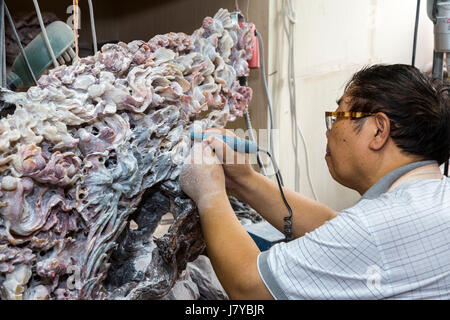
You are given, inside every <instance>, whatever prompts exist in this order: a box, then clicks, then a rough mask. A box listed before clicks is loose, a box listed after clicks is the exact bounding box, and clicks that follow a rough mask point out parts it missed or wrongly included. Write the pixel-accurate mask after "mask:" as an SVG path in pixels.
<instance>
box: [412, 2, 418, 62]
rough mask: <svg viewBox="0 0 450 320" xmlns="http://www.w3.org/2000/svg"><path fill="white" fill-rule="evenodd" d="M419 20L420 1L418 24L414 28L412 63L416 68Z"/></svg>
mask: <svg viewBox="0 0 450 320" xmlns="http://www.w3.org/2000/svg"><path fill="white" fill-rule="evenodd" d="M419 18H420V0H417V9H416V23H415V27H414V42H413V54H412V63H411V65H412V66H413V67H415V64H416V47H417V33H418V30H419Z"/></svg>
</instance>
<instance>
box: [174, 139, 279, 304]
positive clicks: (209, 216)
mask: <svg viewBox="0 0 450 320" xmlns="http://www.w3.org/2000/svg"><path fill="white" fill-rule="evenodd" d="M202 154H203V156H204V157H203V159H202V161H201V162H196V161H195V157H196V155H197V156H198V155H202ZM180 185H181V187H182V189H183V191H184V192H185V193H186V194H187V195H188V196H190V197H191V198H192V200H194V201H195V203H196V204H197V207H198V212H199V215H200V222H201V226H202V231H203V236H204V239H205V243H206V250H207V253H208V256H209V258H210V260H211V263H212V266H213V268H214V271H215V273H216V274H217V277H218V278H219V280H220V283H221V284H222V286H223V287H224V289H225V291H226V292H227V294H228V295H229V297H230V298H231V299H270V298H272V296H271V294H270V293H269V291H268V289H267V288H266V286H265V284H264V282H263V281H262V279H261V277H260V276H259V272H258V269H257V258H258V255H259V253H260V251H259V249H258V247H257V246H256V244H255V243H254V242H253V240H252V238H251V237H250V236H249V234H248V233H247V232H246V231H245V229H244V228H243V227H242V225H241V224H240V222H239V220H238V219H237V217H236V215H235V213H234V211H233V209H232V208H231V205H230V202H229V200H228V197H227V193H226V190H225V176H224V173H223V169H222V166H221V165H220V163H219V161H218V159H217V158H216V157H215V156H214V155H213V154H212V150H211V148H209V147H208V145H207V143H201V144H200V143H198V144H197V143H196V144H194V147H193V148H192V151H191V156H190V157H188V159H187V160H186V163H185V165H184V166H183V170H182V172H181V176H180Z"/></svg>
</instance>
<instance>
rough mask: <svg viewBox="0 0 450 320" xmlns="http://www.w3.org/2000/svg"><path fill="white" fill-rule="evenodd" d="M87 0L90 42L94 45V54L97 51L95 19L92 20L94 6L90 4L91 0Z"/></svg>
mask: <svg viewBox="0 0 450 320" xmlns="http://www.w3.org/2000/svg"><path fill="white" fill-rule="evenodd" d="M88 2H89V15H90V17H91V31H92V42H93V46H94V54H95V53H97V51H98V49H97V34H96V32H95V20H94V7H93V6H92V0H88Z"/></svg>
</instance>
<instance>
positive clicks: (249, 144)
mask: <svg viewBox="0 0 450 320" xmlns="http://www.w3.org/2000/svg"><path fill="white" fill-rule="evenodd" d="M209 137H216V138H219V139H221V140H222V141H223V142H224V143H226V144H227V145H228V146H229V147H230V148H232V149H233V150H234V151H236V152H240V153H247V154H257V153H258V152H264V153H266V154H267V155H268V156H269V158H270V160H271V161H272V164H273V167H274V169H275V177H276V178H277V182H278V188H279V189H280V193H281V197H282V199H283V202H284V204H285V206H286V208H287V210H288V212H289V216H287V217H285V218H284V221H285V226H284V234H285V237H286V239H285V241H286V242H287V241H290V240H292V239H293V238H294V237H293V234H292V209H291V207H290V205H289V203H288V202H287V200H286V197H285V195H284V192H283V182H282V181H283V179H282V177H281V173H280V170H279V169H278V167H277V165H276V162H275V161H274V159H273V157H272V155H271V154H270V152H268V151H267V150H265V149H263V148H261V147H259V146H258V144H257V143H256V142H253V141H249V140H245V139H241V138H239V137H233V136H227V135H221V134H218V133H212V132H194V131H192V132H191V140H193V141H197V142H200V141H203V140H205V139H208V138H209Z"/></svg>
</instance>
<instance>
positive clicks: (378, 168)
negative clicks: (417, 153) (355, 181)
mask: <svg viewBox="0 0 450 320" xmlns="http://www.w3.org/2000/svg"><path fill="white" fill-rule="evenodd" d="M421 160H422V159H420V158H418V157H407V156H402V157H397V158H396V159H384V161H383V160H382V161H379V162H377V161H375V162H374V163H373V165H372V166H371V168H368V171H367V175H366V177H367V178H366V179H361V182H362V183H363V184H361V186H360V188H359V189H357V191H358V192H359V194H361V195H363V194H365V193H366V192H367V190H369V189H370V188H371V187H372V186H373V185H375V183H377V182H378V181H379V180H380V179H381V178H383V177H384V176H386V175H387V174H388V173H390V172H392V171H394V170H396V169H398V168H401V167H403V166H405V165H407V164H410V163H414V162H418V161H421ZM363 180H365V181H363Z"/></svg>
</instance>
